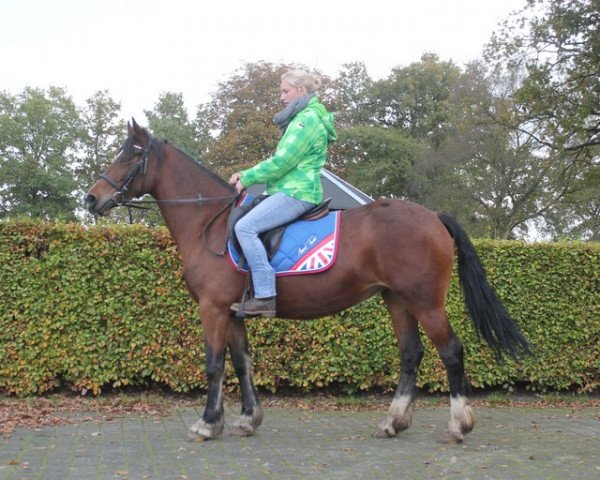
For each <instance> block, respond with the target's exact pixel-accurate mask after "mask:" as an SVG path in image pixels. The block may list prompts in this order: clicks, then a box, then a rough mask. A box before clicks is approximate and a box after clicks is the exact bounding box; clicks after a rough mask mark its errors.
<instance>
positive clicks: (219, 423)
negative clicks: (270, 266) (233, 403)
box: [187, 312, 229, 442]
mask: <svg viewBox="0 0 600 480" xmlns="http://www.w3.org/2000/svg"><path fill="white" fill-rule="evenodd" d="M228 326H229V316H228V315H227V314H223V313H221V314H220V315H210V314H208V313H206V312H203V317H202V329H203V331H204V342H205V350H206V351H205V354H206V378H207V383H208V389H207V399H206V408H205V409H204V413H203V414H202V418H201V419H200V420H198V421H197V422H196V423H195V424H194V425H192V426H191V427H190V429H189V432H188V437H187V440H188V441H192V442H193V441H204V440H208V439H211V438H215V437H217V436H218V435H220V434H221V433H222V432H223V425H224V423H225V416H224V410H223V376H224V373H225V346H226V343H227V335H228V332H227V329H228Z"/></svg>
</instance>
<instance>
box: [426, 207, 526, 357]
mask: <svg viewBox="0 0 600 480" xmlns="http://www.w3.org/2000/svg"><path fill="white" fill-rule="evenodd" d="M438 218H439V219H440V220H441V221H442V223H443V224H444V226H445V227H446V229H447V230H448V232H450V235H451V236H452V238H453V239H454V244H455V245H456V251H457V253H458V277H459V280H460V285H461V287H462V291H463V294H464V297H465V303H466V305H467V310H468V312H469V316H470V317H471V320H472V321H473V324H474V325H475V329H476V331H477V333H478V334H479V335H481V336H482V337H483V339H484V340H485V341H486V342H487V344H488V345H489V346H490V347H491V348H492V350H493V351H494V354H495V355H496V358H498V359H502V358H503V355H504V354H505V353H506V354H508V355H509V356H511V357H512V358H514V359H518V358H519V357H520V356H523V355H528V354H530V353H531V350H530V348H529V343H528V342H527V339H526V338H525V337H524V336H523V334H522V333H521V331H520V330H519V327H518V326H517V324H516V323H515V321H514V320H513V319H512V318H511V317H510V315H509V314H508V312H507V311H506V309H505V308H504V305H503V304H502V302H501V301H500V299H499V298H498V297H497V296H496V292H495V291H494V289H493V288H492V286H491V285H490V284H489V282H488V280H487V277H486V274H485V270H484V269H483V265H482V264H481V260H479V257H478V255H477V252H476V251H475V247H474V246H473V244H472V243H471V240H469V237H468V236H467V234H466V232H465V231H464V230H463V228H462V227H461V226H460V224H459V223H458V222H457V221H456V219H455V218H454V217H452V216H451V215H449V214H447V213H443V212H439V213H438Z"/></svg>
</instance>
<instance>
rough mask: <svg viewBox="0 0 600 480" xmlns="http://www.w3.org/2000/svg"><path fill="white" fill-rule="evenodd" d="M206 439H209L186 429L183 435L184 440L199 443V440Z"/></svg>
mask: <svg viewBox="0 0 600 480" xmlns="http://www.w3.org/2000/svg"><path fill="white" fill-rule="evenodd" d="M206 440H210V437H205V436H203V435H198V434H197V433H194V432H192V431H188V433H187V435H186V436H185V441H186V442H195V443H200V442H205V441H206Z"/></svg>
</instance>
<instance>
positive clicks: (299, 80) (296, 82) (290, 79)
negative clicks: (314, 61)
mask: <svg viewBox="0 0 600 480" xmlns="http://www.w3.org/2000/svg"><path fill="white" fill-rule="evenodd" d="M281 81H282V82H283V81H285V82H287V83H289V84H290V85H293V86H294V87H296V88H300V87H304V88H305V89H306V93H308V94H309V95H312V94H317V93H319V87H320V86H321V83H322V82H321V79H320V78H319V77H317V76H316V75H315V74H313V73H310V72H305V71H304V70H288V71H287V72H285V73H284V74H283V75H282V76H281Z"/></svg>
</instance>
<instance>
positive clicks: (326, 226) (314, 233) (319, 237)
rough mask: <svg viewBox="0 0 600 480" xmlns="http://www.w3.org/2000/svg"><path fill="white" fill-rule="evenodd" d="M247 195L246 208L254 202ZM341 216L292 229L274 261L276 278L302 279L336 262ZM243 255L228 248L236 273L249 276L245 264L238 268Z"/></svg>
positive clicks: (336, 213)
mask: <svg viewBox="0 0 600 480" xmlns="http://www.w3.org/2000/svg"><path fill="white" fill-rule="evenodd" d="M252 198H253V197H252V196H251V195H246V196H245V197H244V198H243V199H242V200H241V202H240V205H245V204H246V203H247V202H248V203H249V202H250V201H251V200H252ZM339 226H340V212H339V211H333V212H329V213H328V214H327V215H326V216H325V217H322V218H319V219H318V220H300V221H296V222H294V223H292V224H291V225H289V226H288V227H287V228H286V230H285V233H284V234H283V239H282V241H281V244H280V246H279V249H278V250H277V252H275V254H274V255H273V258H272V259H271V262H270V263H271V266H272V267H273V269H274V270H275V272H276V275H278V276H283V275H301V274H309V273H319V272H324V271H325V270H327V269H329V268H330V267H331V266H332V265H333V264H334V262H335V258H336V256H337V248H338V240H339V230H340V228H339ZM240 256H241V255H240V253H239V252H238V251H237V250H236V249H235V247H234V245H233V244H232V242H231V241H229V242H228V244H227V258H228V259H229V262H230V263H231V265H232V266H233V268H235V269H236V270H238V271H240V272H243V273H247V272H248V265H247V264H246V263H245V262H244V264H243V265H241V266H240V267H239V268H238V264H239V262H240Z"/></svg>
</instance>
